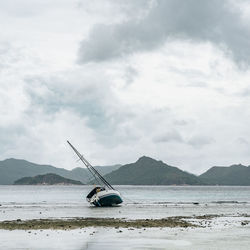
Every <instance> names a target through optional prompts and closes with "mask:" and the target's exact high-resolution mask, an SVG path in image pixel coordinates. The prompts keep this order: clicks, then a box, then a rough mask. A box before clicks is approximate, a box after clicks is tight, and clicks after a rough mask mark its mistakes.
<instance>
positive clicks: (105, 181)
mask: <svg viewBox="0 0 250 250" xmlns="http://www.w3.org/2000/svg"><path fill="white" fill-rule="evenodd" d="M82 158H83V159H84V161H85V162H86V164H88V166H89V167H90V168H91V169H92V170H93V171H94V172H95V173H96V174H97V175H98V177H99V178H100V179H101V180H102V181H103V182H104V184H106V185H107V186H108V187H110V188H111V189H114V188H113V187H112V185H111V184H110V183H109V182H108V181H107V180H106V179H104V177H103V176H102V175H101V174H100V173H99V172H98V171H97V170H96V169H95V168H94V167H93V166H92V165H91V164H90V163H89V162H88V161H87V160H86V159H85V158H84V157H83V155H82Z"/></svg>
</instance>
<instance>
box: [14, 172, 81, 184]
mask: <svg viewBox="0 0 250 250" xmlns="http://www.w3.org/2000/svg"><path fill="white" fill-rule="evenodd" d="M14 185H83V184H82V183H81V182H80V181H75V180H71V179H68V178H64V177H62V176H60V175H57V174H51V173H49V174H44V175H36V176H34V177H23V178H21V179H18V180H16V181H15V182H14Z"/></svg>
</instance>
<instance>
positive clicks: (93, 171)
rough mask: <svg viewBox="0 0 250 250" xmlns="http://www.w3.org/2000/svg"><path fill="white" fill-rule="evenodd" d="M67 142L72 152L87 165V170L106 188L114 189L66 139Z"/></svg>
mask: <svg viewBox="0 0 250 250" xmlns="http://www.w3.org/2000/svg"><path fill="white" fill-rule="evenodd" d="M67 143H68V144H69V145H70V147H71V148H72V149H73V150H74V152H75V153H76V154H77V156H78V157H79V159H80V160H81V161H82V162H83V164H84V165H85V166H86V167H87V169H88V170H89V172H90V173H91V174H92V175H93V176H94V178H95V179H96V180H97V182H99V181H98V179H97V177H98V178H99V179H100V180H101V182H102V183H103V184H104V185H106V186H107V187H108V188H111V189H114V188H113V187H112V186H111V184H109V183H108V181H106V180H105V179H104V177H103V176H102V175H101V174H100V173H99V172H98V171H97V170H96V169H95V168H94V167H93V166H92V165H91V164H90V163H89V162H88V161H87V160H86V159H85V158H84V157H83V155H81V154H80V153H79V152H78V150H77V149H76V148H75V147H74V146H73V145H72V144H71V143H70V142H69V141H67Z"/></svg>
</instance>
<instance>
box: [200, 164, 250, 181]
mask: <svg viewBox="0 0 250 250" xmlns="http://www.w3.org/2000/svg"><path fill="white" fill-rule="evenodd" d="M199 177H200V178H201V179H202V180H203V181H205V182H208V183H209V184H211V185H241V186H250V166H248V167H247V166H244V165H241V164H238V165H232V166H230V167H212V168H210V169H209V170H208V171H206V172H205V173H203V174H202V175H200V176H199Z"/></svg>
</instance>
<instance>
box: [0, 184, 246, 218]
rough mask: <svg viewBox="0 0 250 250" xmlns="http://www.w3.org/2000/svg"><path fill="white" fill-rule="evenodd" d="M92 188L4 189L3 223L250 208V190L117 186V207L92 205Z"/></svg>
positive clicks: (1, 197) (230, 211) (0, 208)
mask: <svg viewBox="0 0 250 250" xmlns="http://www.w3.org/2000/svg"><path fill="white" fill-rule="evenodd" d="M91 188H92V186H0V205H1V206H0V220H7V219H8V220H9V219H17V218H22V219H27V218H48V217H53V218H58V217H120V218H161V217H166V216H173V215H193V214H197V215H198V214H208V213H209V214H210V213H223V214H225V213H227V214H235V213H247V212H248V211H249V208H250V187H234V186H117V189H118V190H119V191H120V192H121V194H122V196H123V199H124V203H123V205H122V206H120V207H115V208H95V207H92V206H90V205H89V203H87V201H86V199H85V197H86V195H87V194H88V192H89V191H90V190H91ZM197 203H199V204H197Z"/></svg>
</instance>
